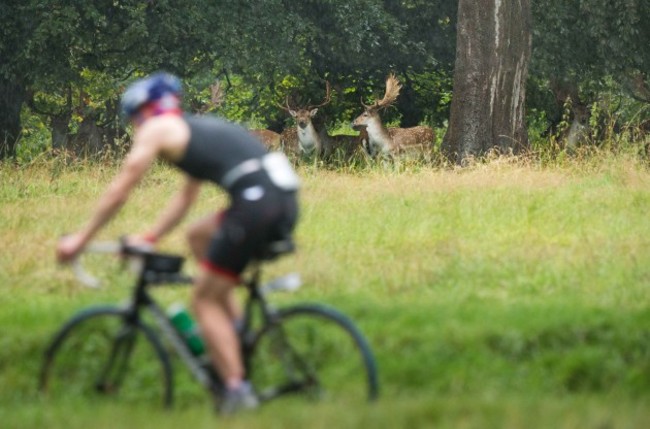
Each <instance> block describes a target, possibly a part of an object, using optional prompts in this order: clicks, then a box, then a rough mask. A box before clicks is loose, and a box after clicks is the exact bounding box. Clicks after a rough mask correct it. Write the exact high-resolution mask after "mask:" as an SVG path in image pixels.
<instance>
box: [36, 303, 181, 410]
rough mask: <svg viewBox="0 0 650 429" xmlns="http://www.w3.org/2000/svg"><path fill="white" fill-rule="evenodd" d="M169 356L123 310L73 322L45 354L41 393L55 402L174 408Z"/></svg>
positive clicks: (85, 314) (100, 310)
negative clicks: (103, 401) (107, 400)
mask: <svg viewBox="0 0 650 429" xmlns="http://www.w3.org/2000/svg"><path fill="white" fill-rule="evenodd" d="M172 386H173V385H172V369H171V365H170V361H169V355H168V354H167V352H166V351H165V349H164V348H163V347H162V345H161V344H160V342H159V340H158V338H157V337H156V335H155V334H154V332H153V331H152V330H151V328H149V327H148V326H147V325H145V324H143V323H142V322H140V321H136V320H132V318H130V317H129V313H128V312H127V311H126V310H125V309H123V308H118V307H93V308H89V309H87V310H84V311H82V312H80V313H78V314H76V315H75V316H73V317H72V318H71V319H70V320H69V321H68V322H67V323H65V324H64V325H63V326H62V327H61V329H60V330H59V331H58V332H57V333H56V334H55V335H54V337H53V339H52V342H51V343H50V344H49V346H48V347H47V349H46V351H45V356H44V361H43V366H42V368H41V374H40V380H39V388H40V391H41V392H43V393H44V394H46V395H47V396H48V397H50V398H53V399H56V400H72V401H74V400H81V401H84V402H85V401H88V400H92V399H99V398H102V399H105V398H113V399H115V400H119V401H121V402H124V403H129V404H142V403H147V402H149V403H160V402H162V404H163V405H164V406H167V407H168V406H171V403H172V394H173V392H172Z"/></svg>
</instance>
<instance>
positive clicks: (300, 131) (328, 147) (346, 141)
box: [278, 81, 363, 158]
mask: <svg viewBox="0 0 650 429" xmlns="http://www.w3.org/2000/svg"><path fill="white" fill-rule="evenodd" d="M331 100H332V98H331V87H330V83H329V82H328V81H326V82H325V98H324V99H323V101H322V102H321V103H320V104H317V105H307V106H304V107H299V108H294V107H291V106H290V105H289V97H288V96H287V98H286V99H285V105H284V106H283V105H281V104H278V106H279V107H280V108H281V109H282V110H284V111H286V112H287V113H289V114H290V115H291V117H293V118H294V119H295V120H296V128H295V130H296V134H297V137H298V148H299V152H300V153H301V154H302V155H304V156H312V155H316V156H320V157H324V158H328V157H330V156H331V155H332V154H334V153H335V152H336V151H337V150H340V151H342V153H343V156H345V157H346V158H347V157H349V156H351V155H352V154H353V153H354V151H355V150H356V147H358V146H359V141H360V139H359V138H358V137H356V136H348V135H329V134H328V133H327V130H326V129H325V127H323V128H321V129H320V130H318V128H320V127H318V126H317V125H315V124H314V121H313V118H314V116H316V114H317V113H318V109H319V108H320V107H323V106H325V105H327V104H329V103H330V101H331ZM284 134H286V135H287V136H290V135H291V134H292V133H291V132H287V133H283V135H284ZM362 135H363V133H362Z"/></svg>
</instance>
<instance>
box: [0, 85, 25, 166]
mask: <svg viewBox="0 0 650 429" xmlns="http://www.w3.org/2000/svg"><path fill="white" fill-rule="evenodd" d="M25 97H26V91H25V88H23V87H22V86H20V84H16V83H14V82H10V81H7V80H4V79H1V80H0V160H2V159H6V158H10V157H13V156H15V155H16V143H17V142H18V138H19V137H20V129H21V124H20V110H21V108H22V106H23V103H24V102H25Z"/></svg>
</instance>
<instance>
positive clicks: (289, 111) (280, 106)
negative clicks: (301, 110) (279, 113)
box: [275, 95, 295, 113]
mask: <svg viewBox="0 0 650 429" xmlns="http://www.w3.org/2000/svg"><path fill="white" fill-rule="evenodd" d="M284 103H285V104H286V106H283V105H282V104H280V103H275V104H276V105H277V106H278V107H279V108H280V109H282V110H284V111H285V112H287V113H291V111H292V110H295V109H292V108H291V106H289V96H288V95H287V98H286V99H285V100H284Z"/></svg>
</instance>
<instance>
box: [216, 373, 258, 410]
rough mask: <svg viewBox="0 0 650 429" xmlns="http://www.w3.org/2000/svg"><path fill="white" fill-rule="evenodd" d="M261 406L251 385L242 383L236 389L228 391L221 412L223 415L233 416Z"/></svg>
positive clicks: (220, 407) (245, 382) (221, 405)
mask: <svg viewBox="0 0 650 429" xmlns="http://www.w3.org/2000/svg"><path fill="white" fill-rule="evenodd" d="M258 406H259V401H258V399H257V396H256V395H255V392H253V388H252V387H251V385H250V383H248V382H247V381H244V382H242V383H241V384H240V385H239V387H237V388H236V389H226V390H225V391H224V395H223V400H222V401H221V404H220V406H219V412H220V413H221V414H223V415H232V414H235V413H237V412H240V411H244V410H251V409H254V408H257V407H258Z"/></svg>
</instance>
